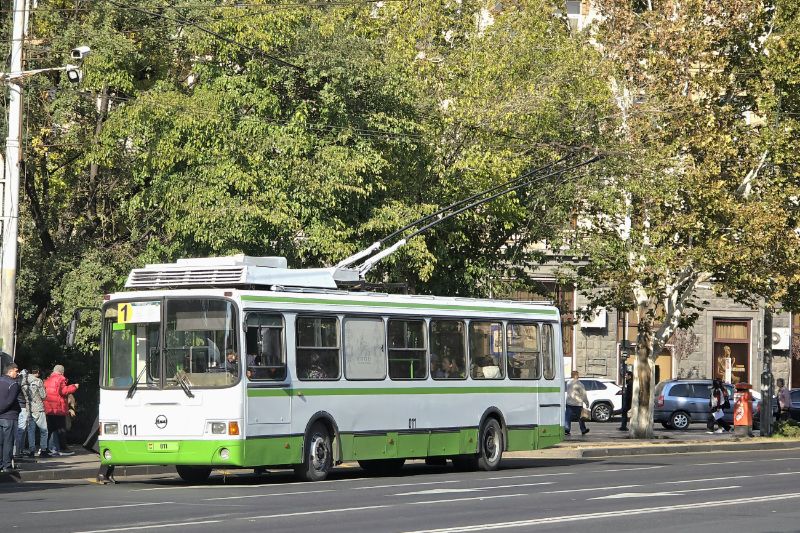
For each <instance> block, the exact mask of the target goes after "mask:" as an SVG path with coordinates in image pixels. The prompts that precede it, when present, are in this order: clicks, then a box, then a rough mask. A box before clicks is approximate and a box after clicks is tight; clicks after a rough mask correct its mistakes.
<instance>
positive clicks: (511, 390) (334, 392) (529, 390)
mask: <svg viewBox="0 0 800 533" xmlns="http://www.w3.org/2000/svg"><path fill="white" fill-rule="evenodd" d="M537 392H540V393H545V392H561V389H559V388H558V387H402V388H399V387H396V388H391V387H358V388H344V387H340V388H332V387H326V388H318V389H317V388H313V389H312V388H307V389H291V388H286V389H247V396H248V397H250V398H263V397H271V396H367V395H381V396H385V395H390V396H391V395H411V394H487V393H495V394H533V393H537Z"/></svg>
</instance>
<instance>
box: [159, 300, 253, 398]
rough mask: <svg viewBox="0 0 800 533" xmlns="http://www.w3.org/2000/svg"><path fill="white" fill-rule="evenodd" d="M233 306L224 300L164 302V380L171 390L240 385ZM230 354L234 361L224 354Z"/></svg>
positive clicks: (239, 365)
mask: <svg viewBox="0 0 800 533" xmlns="http://www.w3.org/2000/svg"><path fill="white" fill-rule="evenodd" d="M234 319H235V316H234V311H233V304H231V303H230V302H227V301H225V300H212V299H191V300H181V299H169V300H167V313H166V327H165V343H164V378H165V385H166V386H167V387H170V388H178V387H183V386H188V387H190V388H194V387H200V388H203V387H224V386H228V385H232V384H234V383H236V382H238V381H239V377H240V375H241V366H242V365H241V364H240V362H239V361H238V357H239V356H238V351H237V349H236V344H237V343H236V330H235V328H234V324H235V320H234ZM231 351H232V352H233V354H234V360H233V361H230V362H229V361H228V358H227V357H226V354H227V353H228V352H231Z"/></svg>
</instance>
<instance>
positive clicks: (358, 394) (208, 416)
mask: <svg viewBox="0 0 800 533" xmlns="http://www.w3.org/2000/svg"><path fill="white" fill-rule="evenodd" d="M103 317H104V318H103V337H102V367H101V392H100V426H101V436H100V441H99V446H100V453H101V457H102V461H103V463H105V464H109V465H176V466H177V467H178V471H179V473H180V474H181V475H182V476H183V477H184V478H185V479H189V480H193V481H198V480H201V479H204V478H205V477H207V476H208V473H209V472H210V469H211V468H237V467H242V468H256V469H257V468H262V467H275V466H288V465H293V466H294V467H295V469H296V470H297V472H298V473H299V474H300V475H301V476H302V477H304V478H306V479H322V478H324V477H325V475H326V474H327V471H328V470H329V469H330V468H331V467H332V465H333V464H336V463H338V462H341V461H351V460H357V461H359V462H360V463H361V464H362V465H363V466H365V467H367V468H375V467H380V466H398V465H400V464H402V462H403V460H405V459H408V458H433V457H436V458H438V459H439V460H441V459H442V458H451V459H453V461H454V462H460V463H461V464H462V465H463V466H470V465H472V466H476V467H481V468H484V469H494V468H496V467H497V464H498V463H499V460H500V456H501V454H502V452H503V451H513V450H532V449H537V448H544V447H547V446H552V445H554V444H556V443H558V442H560V441H561V440H562V438H563V412H564V405H563V404H564V390H563V388H564V375H563V368H564V366H563V363H562V348H561V347H562V341H561V327H560V317H559V313H558V310H557V308H555V307H553V306H550V305H540V304H527V303H519V302H510V301H495V300H475V299H459V298H439V297H428V296H398V295H386V294H375V293H365V292H344V291H316V292H310V291H298V292H293V291H285V290H279V289H278V288H276V290H245V289H203V288H196V289H171V290H147V291H132V292H124V293H117V294H112V295H109V296H108V297H107V301H106V302H105V304H104V306H103ZM134 383H136V386H134Z"/></svg>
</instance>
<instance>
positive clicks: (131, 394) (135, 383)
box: [127, 361, 147, 400]
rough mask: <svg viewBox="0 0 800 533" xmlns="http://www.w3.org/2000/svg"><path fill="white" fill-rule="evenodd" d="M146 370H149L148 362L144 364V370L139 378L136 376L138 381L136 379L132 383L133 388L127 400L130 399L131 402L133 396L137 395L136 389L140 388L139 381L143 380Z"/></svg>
mask: <svg viewBox="0 0 800 533" xmlns="http://www.w3.org/2000/svg"><path fill="white" fill-rule="evenodd" d="M145 370H147V361H145V363H144V368H142V371H141V372H139V375H138V376H136V379H135V380H133V383H131V386H130V388H129V389H128V396H127V398H128V399H129V400H130V399H131V398H133V395H134V394H135V393H136V387H138V386H139V380H140V379H142V376H143V375H144V372H145Z"/></svg>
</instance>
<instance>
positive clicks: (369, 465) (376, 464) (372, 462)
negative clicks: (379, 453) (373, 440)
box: [358, 459, 406, 476]
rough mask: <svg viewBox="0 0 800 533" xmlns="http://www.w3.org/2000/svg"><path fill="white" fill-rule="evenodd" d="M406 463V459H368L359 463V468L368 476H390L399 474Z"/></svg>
mask: <svg viewBox="0 0 800 533" xmlns="http://www.w3.org/2000/svg"><path fill="white" fill-rule="evenodd" d="M405 462H406V460H405V459H368V460H364V461H359V462H358V466H360V467H361V468H362V469H364V471H365V472H367V473H368V474H372V475H376V476H388V475H391V474H396V473H397V472H399V471H400V469H401V468H403V465H404V464H405Z"/></svg>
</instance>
